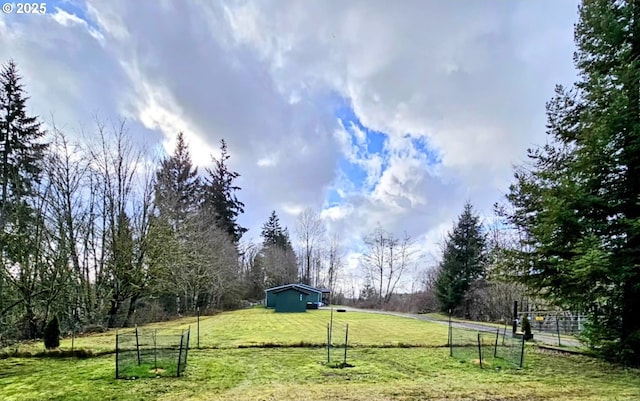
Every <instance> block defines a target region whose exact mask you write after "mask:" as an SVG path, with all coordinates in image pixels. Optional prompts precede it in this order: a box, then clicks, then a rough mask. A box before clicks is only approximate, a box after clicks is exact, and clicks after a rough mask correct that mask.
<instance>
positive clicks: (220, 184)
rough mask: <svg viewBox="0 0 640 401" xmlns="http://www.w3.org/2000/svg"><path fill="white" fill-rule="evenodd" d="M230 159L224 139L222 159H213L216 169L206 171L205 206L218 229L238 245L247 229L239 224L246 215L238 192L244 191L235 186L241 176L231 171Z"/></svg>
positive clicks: (221, 152) (222, 142) (221, 151)
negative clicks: (238, 221)
mask: <svg viewBox="0 0 640 401" xmlns="http://www.w3.org/2000/svg"><path fill="white" fill-rule="evenodd" d="M230 157H231V156H230V155H229V153H228V152H227V143H226V142H225V140H224V139H223V140H222V141H221V145H220V159H216V158H213V161H214V164H215V165H214V168H213V169H209V168H207V169H206V171H207V176H206V177H205V183H204V186H203V189H204V191H203V192H204V194H203V195H204V205H203V206H204V208H205V210H207V211H209V212H211V213H213V215H214V219H215V222H216V224H217V225H218V227H220V228H221V229H222V230H223V231H224V232H226V233H227V234H228V235H229V236H230V237H231V238H232V240H233V242H234V243H235V244H237V243H238V241H240V238H242V235H243V234H244V233H245V232H246V231H247V229H246V228H244V227H242V226H240V224H238V223H237V218H238V216H239V215H240V214H242V213H244V203H242V202H240V201H239V200H238V198H237V196H236V192H237V191H239V190H241V189H242V188H240V187H239V186H237V185H236V184H234V181H235V180H236V179H237V178H238V177H240V174H239V173H237V172H235V171H231V170H229V166H228V165H227V161H228V160H229V158H230Z"/></svg>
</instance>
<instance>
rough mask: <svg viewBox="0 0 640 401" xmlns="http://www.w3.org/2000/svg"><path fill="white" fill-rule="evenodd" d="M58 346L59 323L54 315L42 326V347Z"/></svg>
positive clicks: (51, 347)
mask: <svg viewBox="0 0 640 401" xmlns="http://www.w3.org/2000/svg"><path fill="white" fill-rule="evenodd" d="M59 346H60V324H59V323H58V318H57V317H56V316H54V317H53V319H51V321H50V322H49V323H48V324H47V326H46V327H45V328H44V347H45V348H46V349H54V348H58V347H59Z"/></svg>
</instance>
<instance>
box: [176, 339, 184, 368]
mask: <svg viewBox="0 0 640 401" xmlns="http://www.w3.org/2000/svg"><path fill="white" fill-rule="evenodd" d="M183 339H184V330H182V334H181V335H180V351H178V374H177V376H178V377H180V361H181V360H182V340H183Z"/></svg>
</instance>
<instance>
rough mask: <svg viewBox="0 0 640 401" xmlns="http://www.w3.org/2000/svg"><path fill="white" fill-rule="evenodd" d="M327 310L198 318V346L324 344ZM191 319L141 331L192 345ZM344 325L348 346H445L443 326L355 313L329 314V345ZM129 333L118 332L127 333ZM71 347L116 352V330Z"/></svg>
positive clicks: (27, 347) (28, 347)
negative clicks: (181, 334)
mask: <svg viewBox="0 0 640 401" xmlns="http://www.w3.org/2000/svg"><path fill="white" fill-rule="evenodd" d="M330 317H331V311H330V310H328V309H321V310H312V311H308V312H307V313H275V312H274V311H273V309H264V308H261V307H256V308H251V309H244V310H239V311H233V312H225V313H220V314H217V315H215V316H202V317H200V347H201V348H238V347H247V346H261V345H267V346H269V345H276V346H292V345H293V346H299V345H301V344H303V345H309V346H322V345H323V344H326V342H327V324H328V323H329V321H330ZM196 321H197V320H196V318H194V317H188V318H183V319H178V320H173V321H170V322H162V323H155V324H150V325H145V326H143V327H141V328H140V329H141V330H145V331H146V330H149V329H157V330H158V334H162V333H163V330H171V331H172V332H175V330H176V329H188V328H189V327H190V328H191V339H190V343H191V344H190V345H191V347H195V346H196V344H197V324H196ZM347 324H349V343H350V344H351V345H353V346H398V345H406V346H444V345H445V344H446V343H447V326H446V325H443V324H435V323H429V322H425V321H421V320H415V319H406V318H400V317H396V316H389V315H381V314H374V313H360V312H345V313H340V312H335V311H334V313H333V338H332V342H333V343H336V342H339V343H343V342H344V335H345V329H346V325H347ZM130 331H131V329H127V330H120V332H121V333H123V332H130ZM74 347H75V348H84V349H89V350H92V351H94V352H109V351H113V350H115V331H114V330H112V331H109V332H107V333H102V334H96V335H91V336H85V337H78V338H76V339H75V340H74ZM60 348H61V349H70V348H71V339H69V338H65V339H63V340H62V341H61V342H60ZM43 349H44V345H43V344H42V343H41V342H39V343H30V344H23V345H21V346H20V350H21V351H32V352H37V351H42V350H43Z"/></svg>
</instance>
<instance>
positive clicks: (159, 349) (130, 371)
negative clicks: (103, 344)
mask: <svg viewBox="0 0 640 401" xmlns="http://www.w3.org/2000/svg"><path fill="white" fill-rule="evenodd" d="M190 333H191V330H190V329H187V330H181V331H179V330H140V329H138V328H136V329H135V331H132V332H127V333H119V334H116V378H118V379H122V378H138V377H157V376H177V377H180V376H181V375H182V374H183V373H184V370H185V368H186V366H187V354H188V351H189V337H190Z"/></svg>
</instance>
